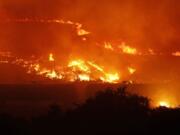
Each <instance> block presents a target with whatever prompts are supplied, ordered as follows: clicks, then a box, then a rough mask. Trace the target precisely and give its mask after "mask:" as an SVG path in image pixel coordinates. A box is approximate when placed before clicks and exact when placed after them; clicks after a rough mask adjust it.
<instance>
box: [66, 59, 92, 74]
mask: <svg viewBox="0 0 180 135" xmlns="http://www.w3.org/2000/svg"><path fill="white" fill-rule="evenodd" d="M68 67H71V68H72V69H73V71H77V70H80V71H85V72H88V71H89V67H88V66H87V65H86V64H85V62H84V61H83V60H80V59H79V60H73V61H70V62H69V64H68Z"/></svg>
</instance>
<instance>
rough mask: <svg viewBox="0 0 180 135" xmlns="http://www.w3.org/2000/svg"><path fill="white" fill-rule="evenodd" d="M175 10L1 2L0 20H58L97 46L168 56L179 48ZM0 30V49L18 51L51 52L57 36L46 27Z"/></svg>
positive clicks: (153, 5)
mask: <svg viewBox="0 0 180 135" xmlns="http://www.w3.org/2000/svg"><path fill="white" fill-rule="evenodd" d="M179 5H180V2H179V1H178V0H159V1H143V0H140V1H136V0H121V1H119V0H112V1H108V0H103V1H96V0H91V1H88V0H68V1H64V0H53V1H50V0H26V1H24V0H1V1H0V11H1V12H0V17H1V22H2V21H3V19H7V18H26V17H28V18H63V19H67V20H72V21H77V22H81V23H83V24H84V25H85V27H87V28H88V29H89V30H90V31H91V32H92V33H93V38H94V39H95V40H98V41H101V40H117V39H125V40H128V42H130V43H132V44H133V45H134V46H136V47H138V48H140V49H146V48H155V50H158V51H169V50H178V49H180V47H179V46H178V44H179V40H178V35H179V27H180V25H179V24H180V23H179V21H180V19H179V18H180V11H179ZM39 25H40V26H39ZM0 27H1V32H0V33H1V35H2V36H1V46H5V47H7V46H8V48H13V49H16V50H18V51H25V52H26V51H28V52H29V51H30V50H32V51H34V50H40V49H41V48H44V47H45V48H46V47H47V48H49V46H52V48H54V46H57V44H58V43H57V42H55V41H56V40H59V39H58V38H59V37H61V36H62V33H61V32H62V31H61V28H58V27H59V26H52V25H51V24H50V25H41V24H38V25H37V24H36V25H32V24H1V26H0ZM59 29H60V30H59ZM70 32H71V31H70ZM57 35H58V36H57ZM65 36H68V35H64V36H63V37H64V38H63V39H66V37H65ZM68 38H69V37H68ZM67 40H68V39H67ZM67 40H65V41H61V42H66V41H67ZM69 40H70V39H69ZM68 43H69V42H68ZM70 43H71V42H70ZM27 46H30V48H35V49H30V48H28V47H27ZM26 48H28V49H26ZM50 48H51V47H50ZM29 49H30V50H29ZM44 50H46V49H44Z"/></svg>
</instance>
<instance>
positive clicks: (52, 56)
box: [49, 53, 55, 61]
mask: <svg viewBox="0 0 180 135" xmlns="http://www.w3.org/2000/svg"><path fill="white" fill-rule="evenodd" d="M49 61H55V59H54V55H53V54H52V53H50V54H49Z"/></svg>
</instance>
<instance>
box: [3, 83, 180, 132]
mask: <svg viewBox="0 0 180 135" xmlns="http://www.w3.org/2000/svg"><path fill="white" fill-rule="evenodd" d="M34 111H36V110H34ZM179 125H180V109H179V108H174V109H173V108H165V107H159V108H156V109H152V108H150V106H149V100H148V99H147V98H146V97H142V96H138V95H136V94H130V93H129V92H127V91H126V86H120V87H119V88H117V89H116V90H111V89H106V90H104V91H99V92H97V93H96V96H94V97H89V98H88V99H87V100H86V102H84V103H83V104H81V105H76V107H75V108H73V109H69V110H68V111H63V110H62V108H61V106H59V105H57V104H53V105H51V106H50V107H49V110H48V111H47V112H46V113H44V114H43V115H39V116H36V117H32V118H29V119H25V118H20V117H13V116H12V115H8V114H7V113H1V115H0V134H2V135H56V134H58V135H60V134H62V135H72V134H75V135H76V134H77V135H100V134H109V135H116V134H122V135H132V134H133V135H134V134H137V135H156V134H157V135H160V134H173V135H175V134H180V130H179Z"/></svg>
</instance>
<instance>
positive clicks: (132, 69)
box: [128, 67, 136, 74]
mask: <svg viewBox="0 0 180 135" xmlns="http://www.w3.org/2000/svg"><path fill="white" fill-rule="evenodd" d="M128 71H129V73H130V74H134V73H135V72H136V69H135V68H132V67H128Z"/></svg>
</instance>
